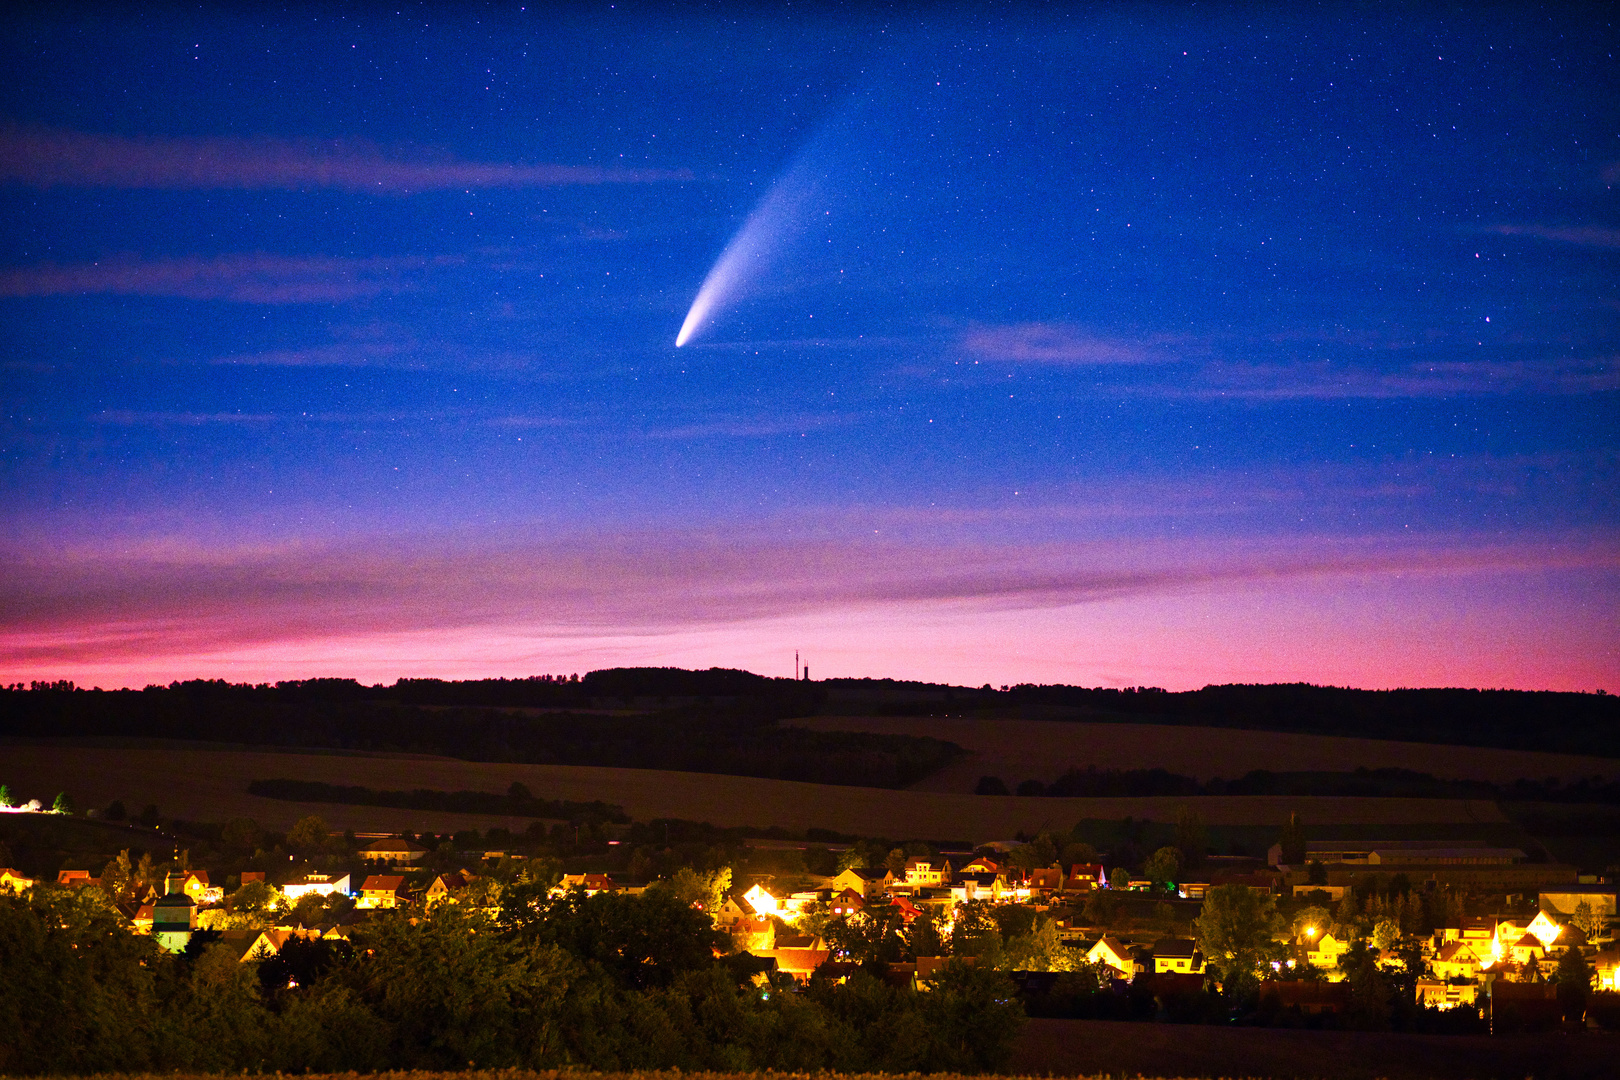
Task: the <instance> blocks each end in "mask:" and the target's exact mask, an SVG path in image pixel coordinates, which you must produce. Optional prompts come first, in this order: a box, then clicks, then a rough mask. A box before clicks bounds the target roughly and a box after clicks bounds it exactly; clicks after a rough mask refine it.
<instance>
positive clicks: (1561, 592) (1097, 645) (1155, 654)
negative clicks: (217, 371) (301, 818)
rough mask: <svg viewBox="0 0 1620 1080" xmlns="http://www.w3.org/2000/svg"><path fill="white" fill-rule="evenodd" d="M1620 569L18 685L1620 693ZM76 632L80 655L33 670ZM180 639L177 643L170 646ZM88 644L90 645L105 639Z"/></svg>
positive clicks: (173, 666) (345, 657)
mask: <svg viewBox="0 0 1620 1080" xmlns="http://www.w3.org/2000/svg"><path fill="white" fill-rule="evenodd" d="M1615 625H1620V599H1617V590H1616V588H1615V582H1614V580H1613V579H1612V575H1611V576H1607V577H1606V578H1605V580H1604V581H1603V582H1602V584H1601V586H1599V587H1594V584H1593V581H1592V580H1591V579H1590V577H1588V576H1587V575H1585V574H1583V573H1579V572H1552V573H1533V574H1523V573H1500V572H1496V573H1479V574H1468V575H1463V576H1452V575H1423V574H1412V575H1354V576H1331V577H1320V576H1316V577H1309V578H1300V579H1288V580H1280V581H1254V580H1250V581H1242V582H1223V583H1213V584H1201V585H1191V586H1183V587H1177V588H1171V589H1165V590H1159V591H1152V592H1146V593H1135V594H1130V595H1124V596H1116V597H1109V598H1103V599H1098V600H1094V601H1088V602H1083V603H1070V604H1052V605H1040V606H1028V607H1006V606H999V607H998V606H994V605H989V604H986V603H985V602H983V601H981V600H915V601H888V602H878V603H861V604H844V605H832V606H827V607H818V608H813V609H809V610H805V611H801V612H797V613H795V614H791V615H783V616H777V617H769V616H767V617H753V618H742V619H736V620H727V621H716V622H709V623H691V624H688V625H684V626H662V627H657V628H647V627H643V628H627V627H607V626H595V627H588V626H580V625H559V624H555V623H553V624H549V625H548V624H545V623H542V622H538V621H537V622H528V623H503V624H488V625H475V626H461V627H438V628H422V629H412V630H392V631H389V630H380V629H375V628H373V629H360V630H356V631H355V632H350V633H341V632H321V631H318V630H315V629H313V628H309V627H306V628H303V629H290V630H289V631H288V632H287V633H286V634H284V635H281V636H276V637H272V638H268V639H262V640H256V641H253V642H236V643H231V642H229V641H226V640H218V641H215V642H214V643H213V645H212V646H210V645H208V644H205V643H203V642H202V641H200V640H194V642H193V646H192V647H186V646H185V645H184V644H182V643H180V642H179V641H177V639H176V638H173V637H170V636H169V635H168V634H166V633H165V632H164V628H163V627H161V626H152V625H147V626H133V625H125V626H122V627H113V626H105V627H103V628H102V630H103V632H104V633H105V635H106V636H102V635H100V634H96V633H94V632H92V633H91V634H89V635H88V637H90V638H97V637H100V639H101V641H100V644H101V645H102V646H104V647H103V648H98V647H97V644H96V642H95V641H92V640H86V635H84V634H83V633H82V632H80V631H75V630H72V629H68V628H63V629H61V630H59V631H57V632H55V633H43V634H40V633H25V634H20V635H19V634H8V635H6V636H5V639H4V645H5V646H6V647H5V649H4V653H5V657H6V658H5V660H4V661H3V662H0V681H5V682H15V681H28V680H31V679H36V678H38V679H59V678H67V679H72V680H74V681H75V682H77V683H79V684H80V685H85V686H91V685H100V686H104V687H109V688H111V687H115V686H142V685H146V684H148V683H166V682H168V681H171V680H174V679H186V678H225V679H229V680H232V681H238V682H261V681H274V680H277V679H285V678H307V677H312V676H318V675H324V676H346V677H353V678H358V679H360V680H361V681H363V682H392V681H393V680H395V679H397V678H400V677H409V676H434V677H441V678H478V677H491V676H507V677H522V676H527V675H532V674H544V673H553V674H558V673H572V672H580V673H583V672H585V671H589V670H592V669H595V668H601V667H612V666H618V665H674V666H680V667H709V666H711V665H712V666H722V667H740V668H746V669H748V670H752V671H756V672H759V673H760V674H765V675H787V674H789V673H790V672H791V669H792V660H791V657H792V655H793V651H794V649H795V648H797V649H800V650H802V651H803V653H804V656H805V658H806V661H807V662H808V663H809V664H810V666H811V674H812V676H813V677H815V678H836V677H861V676H872V677H893V678H910V679H923V680H929V681H939V682H949V683H955V684H958V685H980V684H982V683H986V682H988V683H991V684H993V685H998V686H999V685H1002V684H1008V683H1015V682H1064V683H1070V684H1078V685H1088V686H1096V685H1102V686H1129V685H1157V686H1163V687H1166V688H1167V689H1171V690H1185V689H1193V688H1197V687H1200V686H1203V685H1206V684H1209V683H1224V682H1292V681H1305V682H1315V683H1327V684H1334V685H1346V686H1361V687H1367V688H1383V687H1399V686H1475V687H1507V688H1517V689H1552V690H1584V691H1591V690H1596V689H1599V688H1602V689H1606V690H1609V691H1610V692H1617V691H1620V652H1617V649H1616V643H1615V640H1614V634H1613V632H1612V629H1611V628H1612V627H1613V626H1615ZM47 638H57V639H58V640H57V642H56V644H58V645H61V644H66V643H67V642H66V639H72V640H73V641H74V643H75V644H76V646H77V648H76V649H74V650H72V651H73V652H74V653H75V655H74V656H73V657H72V658H71V659H69V658H66V657H59V658H58V659H56V660H54V661H49V660H35V661H33V662H28V661H20V660H19V657H18V655H17V653H18V648H19V646H20V647H21V651H23V652H28V651H31V650H30V646H32V647H33V648H34V649H41V648H42V649H43V651H46V652H49V651H52V647H51V643H50V642H48V641H47V640H46V639H47ZM171 642H172V643H174V644H170V643H171ZM87 646H88V647H87Z"/></svg>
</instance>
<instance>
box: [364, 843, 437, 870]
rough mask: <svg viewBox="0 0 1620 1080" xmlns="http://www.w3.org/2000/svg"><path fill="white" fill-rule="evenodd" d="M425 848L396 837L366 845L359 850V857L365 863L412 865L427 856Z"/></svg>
mask: <svg viewBox="0 0 1620 1080" xmlns="http://www.w3.org/2000/svg"><path fill="white" fill-rule="evenodd" d="M427 850H428V849H427V848H425V847H423V846H422V845H421V844H418V843H416V842H414V841H411V840H405V839H402V838H400V837H398V836H391V837H388V838H387V839H384V840H378V841H376V842H375V843H371V844H367V845H366V846H365V847H363V848H361V849H360V857H361V858H362V859H365V860H366V861H367V862H378V863H388V864H390V865H392V864H394V863H414V862H421V861H422V856H424V855H426V854H427Z"/></svg>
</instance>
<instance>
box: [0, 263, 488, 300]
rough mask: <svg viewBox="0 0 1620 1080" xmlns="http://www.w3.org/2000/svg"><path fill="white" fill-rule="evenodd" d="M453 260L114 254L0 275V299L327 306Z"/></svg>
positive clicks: (398, 287) (397, 286) (410, 280)
mask: <svg viewBox="0 0 1620 1080" xmlns="http://www.w3.org/2000/svg"><path fill="white" fill-rule="evenodd" d="M464 262H465V260H464V259H462V258H461V257H460V256H454V255H442V256H435V257H432V258H426V257H422V256H414V255H411V256H380V257H377V258H368V259H343V258H331V257H327V256H307V257H297V256H286V255H270V254H264V253H256V254H248V255H221V256H217V257H214V258H195V257H193V258H180V259H142V258H140V257H138V256H134V255H117V256H113V257H111V258H108V259H103V260H99V261H97V262H92V263H80V264H76V265H69V266H59V265H55V264H50V263H47V264H44V265H41V266H29V267H18V268H15V269H11V270H4V271H0V296H4V297H39V296H79V295H83V294H85V293H110V294H113V295H120V296H172V297H180V298H182V299H189V300H234V301H240V302H243V303H254V304H307V303H335V302H339V301H344V300H355V299H361V298H364V297H370V296H377V295H380V294H383V293H397V292H406V291H409V290H411V289H413V288H416V287H417V283H418V281H419V280H420V278H421V275H422V274H423V273H425V272H427V271H430V270H433V269H436V268H440V267H446V266H457V265H461V264H462V263H464Z"/></svg>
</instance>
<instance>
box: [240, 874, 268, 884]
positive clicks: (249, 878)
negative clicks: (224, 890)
mask: <svg viewBox="0 0 1620 1080" xmlns="http://www.w3.org/2000/svg"><path fill="white" fill-rule="evenodd" d="M255 881H256V882H258V883H259V884H260V885H263V884H264V871H263V870H244V871H242V884H243V885H251V884H253V883H254V882H255Z"/></svg>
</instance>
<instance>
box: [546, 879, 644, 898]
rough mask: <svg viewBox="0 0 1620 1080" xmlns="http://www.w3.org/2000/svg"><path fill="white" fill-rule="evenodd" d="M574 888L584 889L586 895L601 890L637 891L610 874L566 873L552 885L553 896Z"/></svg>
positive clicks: (614, 891) (594, 893)
mask: <svg viewBox="0 0 1620 1080" xmlns="http://www.w3.org/2000/svg"><path fill="white" fill-rule="evenodd" d="M574 889H584V890H585V895H586V896H595V895H596V894H597V893H599V892H610V893H616V892H635V891H637V890H633V889H626V888H625V887H624V886H623V885H620V884H619V883H618V882H617V881H614V880H613V878H612V876H611V875H608V874H564V875H563V877H562V880H561V881H559V882H558V883H557V884H555V885H553V886H552V887H551V895H552V896H561V895H563V894H564V893H567V892H571V891H573V890H574Z"/></svg>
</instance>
